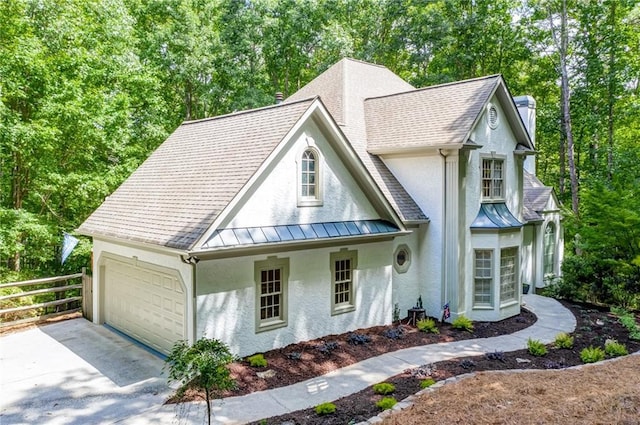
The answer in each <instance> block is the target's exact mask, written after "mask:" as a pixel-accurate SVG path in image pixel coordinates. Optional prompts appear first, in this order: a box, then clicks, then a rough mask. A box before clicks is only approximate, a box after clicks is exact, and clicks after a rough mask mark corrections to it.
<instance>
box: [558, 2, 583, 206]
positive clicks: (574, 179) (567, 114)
mask: <svg viewBox="0 0 640 425" xmlns="http://www.w3.org/2000/svg"><path fill="white" fill-rule="evenodd" d="M568 44H569V35H568V31H567V1H566V0H562V13H561V14H560V50H559V52H558V53H559V54H560V87H561V102H562V132H563V134H564V135H565V136H566V140H567V162H568V165H569V182H570V184H571V209H572V211H573V213H574V214H575V215H576V217H577V216H579V214H580V212H579V201H578V175H577V171H576V162H575V158H574V143H573V131H572V129H571V101H570V91H569V71H568V65H567V56H568Z"/></svg>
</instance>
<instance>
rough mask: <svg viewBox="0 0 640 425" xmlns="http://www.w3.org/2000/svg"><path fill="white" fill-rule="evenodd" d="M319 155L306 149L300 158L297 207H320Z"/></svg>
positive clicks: (313, 149) (312, 149)
mask: <svg viewBox="0 0 640 425" xmlns="http://www.w3.org/2000/svg"><path fill="white" fill-rule="evenodd" d="M320 171H321V170H320V153H319V152H318V150H317V149H315V148H312V147H308V148H306V149H305V150H304V151H303V152H302V154H301V156H300V163H299V165H298V205H299V206H315V205H322V187H321V183H322V182H321V180H322V179H321V174H320Z"/></svg>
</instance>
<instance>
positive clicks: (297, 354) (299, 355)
mask: <svg viewBox="0 0 640 425" xmlns="http://www.w3.org/2000/svg"><path fill="white" fill-rule="evenodd" d="M287 358H288V359H289V360H300V359H302V353H301V352H299V351H292V352H290V353H289V354H287Z"/></svg>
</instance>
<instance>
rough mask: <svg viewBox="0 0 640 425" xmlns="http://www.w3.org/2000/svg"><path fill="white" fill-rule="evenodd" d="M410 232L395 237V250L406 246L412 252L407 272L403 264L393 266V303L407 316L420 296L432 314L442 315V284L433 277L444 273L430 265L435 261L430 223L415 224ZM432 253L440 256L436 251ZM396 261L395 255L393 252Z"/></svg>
mask: <svg viewBox="0 0 640 425" xmlns="http://www.w3.org/2000/svg"><path fill="white" fill-rule="evenodd" d="M411 230H412V233H411V234H410V235H406V236H401V237H398V238H395V240H394V242H393V246H394V247H393V253H392V254H395V252H396V251H397V250H398V248H399V247H401V246H406V247H408V248H409V250H410V252H411V264H410V265H409V267H408V268H407V270H406V271H405V272H401V271H399V269H400V267H397V266H396V265H395V264H394V267H393V301H392V302H393V305H394V306H395V305H396V303H397V305H398V308H399V309H400V317H401V318H404V317H405V316H406V315H407V310H408V309H410V308H412V307H414V306H415V305H416V302H417V300H418V297H421V298H422V303H423V307H424V309H425V310H426V314H427V315H429V316H434V317H438V316H439V314H440V307H441V306H440V284H439V282H438V281H436V280H434V279H432V275H433V274H436V273H439V272H440V267H437V270H436V269H434V268H433V265H431V264H430V260H432V258H431V256H430V252H431V251H430V250H429V245H428V242H429V239H428V238H427V235H428V233H429V224H422V225H420V226H416V227H412V228H411ZM431 254H432V255H437V254H433V253H431ZM392 261H393V262H395V261H396V260H395V256H394V255H392Z"/></svg>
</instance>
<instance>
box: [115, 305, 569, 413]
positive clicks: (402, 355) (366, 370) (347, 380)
mask: <svg viewBox="0 0 640 425" xmlns="http://www.w3.org/2000/svg"><path fill="white" fill-rule="evenodd" d="M523 302H524V303H525V306H526V308H527V309H529V310H530V311H531V312H533V313H534V314H535V315H536V316H537V317H538V320H537V321H536V323H535V324H533V325H532V326H530V327H528V328H526V329H523V330H521V331H519V332H516V333H514V334H511V335H503V336H497V337H492V338H480V339H471V340H465V341H457V342H448V343H440V344H432V345H425V346H420V347H412V348H406V349H403V350H399V351H395V352H392V353H387V354H384V355H381V356H378V357H373V358H370V359H367V360H364V361H362V362H360V363H356V364H353V365H351V366H347V367H345V368H342V369H339V370H335V371H333V372H330V373H328V374H326V375H323V376H320V377H317V378H313V379H309V380H307V381H304V382H300V383H297V384H293V385H290V386H288V387H282V388H276V389H273V390H267V391H260V392H256V393H251V394H248V395H245V396H240V397H231V398H226V399H223V400H217V401H216V402H215V405H214V408H213V412H214V422H215V423H221V424H243V423H247V422H252V421H257V420H260V419H262V418H268V417H271V416H277V415H282V414H285V413H289V412H293V411H296V410H301V409H306V408H309V407H313V406H316V405H318V404H320V403H323V402H327V401H333V400H336V399H339V398H341V397H344V396H347V395H349V394H353V393H355V392H358V391H360V390H362V389H364V388H367V387H368V386H371V385H373V384H376V383H378V382H381V381H384V380H385V379H387V378H389V377H391V376H394V375H397V374H399V373H402V372H403V371H404V370H405V369H409V368H415V367H418V366H420V365H424V364H428V363H433V362H438V361H441V360H449V359H454V358H457V357H465V356H474V355H482V354H484V353H488V352H494V351H515V350H520V349H522V348H526V346H527V339H528V338H532V339H537V340H540V341H542V342H543V343H545V344H548V343H551V342H553V341H554V339H555V337H556V335H557V334H558V333H560V332H567V333H570V332H573V331H574V329H575V327H576V319H575V317H574V316H573V314H572V313H571V312H570V311H569V310H567V309H566V308H565V307H563V306H562V304H560V303H559V302H558V301H556V300H554V299H552V298H546V297H542V296H539V295H524V296H523ZM176 415H177V417H178V418H176ZM204 415H205V409H204V405H203V404H202V403H186V404H183V405H178V406H162V407H161V408H159V409H157V410H156V411H152V412H150V411H147V412H146V413H145V414H144V415H141V416H138V417H131V418H130V419H131V420H130V421H125V422H126V423H136V424H137V423H165V422H169V421H171V420H173V421H175V420H176V419H179V421H180V423H202V420H203V418H204V417H205V416H204Z"/></svg>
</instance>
